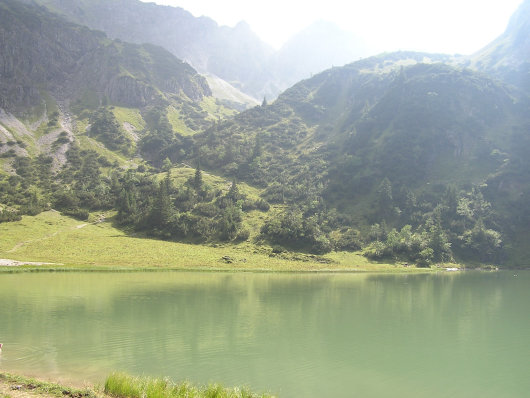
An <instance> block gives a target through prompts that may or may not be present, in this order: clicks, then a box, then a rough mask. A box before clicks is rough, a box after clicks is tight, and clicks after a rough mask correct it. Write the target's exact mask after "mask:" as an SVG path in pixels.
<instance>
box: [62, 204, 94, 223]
mask: <svg viewBox="0 0 530 398" xmlns="http://www.w3.org/2000/svg"><path fill="white" fill-rule="evenodd" d="M61 214H62V215H64V216H69V217H73V218H75V219H77V220H81V221H86V220H88V216H89V215H90V213H89V212H88V210H86V209H81V208H79V207H76V208H73V209H66V210H63V211H62V212H61Z"/></svg>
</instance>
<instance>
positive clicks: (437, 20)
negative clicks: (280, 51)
mask: <svg viewBox="0 0 530 398" xmlns="http://www.w3.org/2000/svg"><path fill="white" fill-rule="evenodd" d="M144 1H145V0H144ZM156 3H158V4H166V5H172V6H178V7H182V8H184V9H186V10H188V11H190V12H191V13H192V14H193V15H195V16H202V15H204V16H208V17H210V18H212V19H214V20H215V21H216V22H217V23H219V24H220V25H227V26H234V25H235V24H237V23H238V22H239V21H241V20H244V21H246V22H248V24H249V25H250V26H251V28H252V30H253V31H254V32H255V33H256V34H258V36H260V37H261V39H262V40H264V41H265V42H267V43H269V44H271V45H272V46H273V47H275V48H279V47H280V46H281V45H282V44H283V43H284V42H285V41H286V40H287V39H288V38H289V37H290V36H291V35H293V34H295V33H297V32H298V31H300V30H301V29H303V28H304V27H306V26H308V25H310V24H311V23H312V22H314V21H315V20H319V19H324V20H327V21H332V22H335V23H336V24H337V25H339V26H340V27H341V28H343V29H345V30H349V31H352V32H353V33H355V34H357V35H358V36H360V37H362V38H363V39H364V41H365V42H366V43H367V44H368V45H369V48H370V49H371V52H374V53H376V52H381V51H394V50H414V51H426V52H441V53H451V54H453V53H460V54H469V53H473V52H475V51H477V50H479V49H480V48H482V47H483V46H485V45H486V44H488V43H489V42H490V41H492V40H493V39H495V37H497V36H498V35H500V34H501V33H502V32H503V31H504V29H505V28H506V26H507V24H508V21H509V18H510V15H511V14H512V13H513V12H514V11H515V10H516V9H517V7H518V5H519V4H521V0H502V1H499V0H487V1H484V0H445V1H426V0H402V1H395V0H366V1H351V2H347V1H344V0H327V1H315V0H305V1H301V0H289V1H285V0H269V1H248V0H225V1H218V0H156Z"/></svg>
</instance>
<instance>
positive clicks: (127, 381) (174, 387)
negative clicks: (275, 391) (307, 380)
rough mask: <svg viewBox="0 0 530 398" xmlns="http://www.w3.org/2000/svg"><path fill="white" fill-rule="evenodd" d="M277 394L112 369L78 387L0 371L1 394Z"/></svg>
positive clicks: (78, 397) (170, 397)
mask: <svg viewBox="0 0 530 398" xmlns="http://www.w3.org/2000/svg"><path fill="white" fill-rule="evenodd" d="M30 397H43V398H54V397H67V398H110V397H114V398H181V397H182V398H184V397H185V398H273V395H270V394H258V393H255V392H252V391H250V389H248V388H247V387H232V388H227V387H224V386H222V385H220V384H218V383H212V384H208V385H204V386H203V385H194V384H191V383H189V382H181V383H174V382H172V381H171V380H169V379H167V378H163V379H162V378H152V377H146V376H142V377H134V376H130V375H128V374H125V373H118V372H115V373H111V374H110V375H109V376H108V377H107V378H106V380H105V383H104V386H103V387H102V388H101V387H98V386H90V387H85V388H76V387H72V386H68V385H64V384H62V383H61V384H58V383H54V382H49V381H43V380H39V379H36V378H33V377H26V376H23V375H15V374H10V373H5V372H0V398H30Z"/></svg>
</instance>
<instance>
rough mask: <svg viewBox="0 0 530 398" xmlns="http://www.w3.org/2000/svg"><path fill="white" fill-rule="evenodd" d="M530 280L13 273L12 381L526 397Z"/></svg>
mask: <svg viewBox="0 0 530 398" xmlns="http://www.w3.org/2000/svg"><path fill="white" fill-rule="evenodd" d="M529 288H530V273H526V272H519V273H518V277H517V278H515V277H513V274H512V273H508V272H498V273H464V274H457V273H451V274H437V275H368V274H362V275H360V274H357V275H356V274H338V275H334V274H250V273H234V274H231V273H185V272H155V273H38V274H6V275H0V341H1V342H3V343H4V344H5V345H4V349H3V352H2V353H1V354H0V369H1V370H3V371H11V372H22V373H26V374H33V375H42V374H46V375H48V376H50V377H54V378H59V379H63V380H65V379H66V380H68V379H70V380H74V381H77V382H83V381H89V382H102V380H103V378H104V376H105V375H106V374H108V373H109V372H110V371H113V370H124V371H127V372H129V373H132V374H147V375H154V376H169V377H171V378H172V379H174V380H183V379H188V380H191V381H194V382H199V383H206V382H209V381H220V382H222V383H223V384H225V385H240V384H245V385H250V386H251V387H252V388H253V389H255V390H259V391H268V390H270V391H272V392H274V393H278V394H280V396H285V397H322V396H334V397H351V396H362V397H382V396H390V395H391V396H393V397H425V396H429V397H472V396H480V397H495V398H497V397H500V396H502V397H522V396H524V395H525V394H526V392H527V391H528V390H529V389H530V382H529V381H528V380H527V377H526V376H527V371H526V368H527V365H528V363H529V360H530V348H529V347H528V345H527V344H526V339H527V336H528V333H529V332H530V320H529V317H528V316H527V309H526V306H527V304H528V303H530V289H529Z"/></svg>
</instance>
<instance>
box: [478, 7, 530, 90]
mask: <svg viewBox="0 0 530 398" xmlns="http://www.w3.org/2000/svg"><path fill="white" fill-rule="evenodd" d="M529 55H530V1H529V0H525V1H524V2H523V3H522V4H521V6H520V7H519V9H518V10H517V11H516V12H515V14H514V15H513V16H512V18H511V19H510V23H509V24H508V27H507V28H506V31H505V32H504V33H503V34H502V35H501V36H499V37H498V38H497V39H496V40H494V41H493V42H492V43H490V44H489V45H487V46H486V47H485V48H483V49H482V50H480V51H478V52H477V53H476V54H474V55H473V56H472V57H471V60H470V65H471V66H472V67H474V68H476V69H478V70H483V71H485V72H488V73H491V74H493V75H495V76H498V77H500V78H501V79H503V80H505V81H506V82H508V83H510V84H513V85H514V86H516V87H519V88H521V89H523V90H525V92H526V93H530V58H529Z"/></svg>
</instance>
